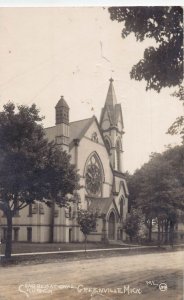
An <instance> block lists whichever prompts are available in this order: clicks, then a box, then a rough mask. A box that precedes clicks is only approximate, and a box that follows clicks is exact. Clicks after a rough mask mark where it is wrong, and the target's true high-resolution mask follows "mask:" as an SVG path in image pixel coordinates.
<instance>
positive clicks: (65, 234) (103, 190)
mask: <svg viewBox="0 0 184 300" xmlns="http://www.w3.org/2000/svg"><path fill="white" fill-rule="evenodd" d="M70 109H72V107H71V108H70V107H69V106H68V104H67V99H64V97H63V96H62V97H61V99H60V100H59V101H58V103H57V104H56V106H55V126H53V127H49V128H45V133H46V137H47V138H48V140H49V141H55V142H56V143H57V144H58V145H60V147H61V149H63V150H66V151H67V152H68V153H69V154H70V155H71V163H72V164H74V165H75V166H76V169H77V170H79V171H78V173H79V175H80V185H81V189H80V190H78V191H76V192H74V197H75V200H76V201H75V202H74V203H73V204H71V205H70V206H69V208H67V209H66V208H59V207H57V206H56V207H55V211H54V216H53V212H52V213H51V211H52V210H51V209H50V208H48V207H47V206H46V205H44V204H43V203H39V202H37V203H35V204H33V205H30V206H29V207H26V208H25V209H23V210H22V211H20V212H19V214H20V216H19V217H14V218H13V240H14V241H30V242H31V241H32V242H49V239H50V234H49V232H50V226H51V223H52V222H54V241H55V242H78V241H83V240H84V237H83V234H82V232H81V231H80V228H79V226H78V224H77V220H76V216H77V206H80V207H81V208H83V209H87V210H92V211H94V212H98V216H99V217H98V219H97V227H96V230H95V231H94V232H91V234H90V235H89V236H88V240H89V241H96V242H100V241H117V240H125V239H126V235H125V233H124V231H123V226H122V225H123V221H124V220H125V219H126V215H127V212H128V189H127V184H126V181H125V177H124V173H123V134H124V124H123V116H122V109H121V104H119V103H118V102H117V99H116V95H115V91H114V86H113V79H112V78H111V79H110V84H109V88H108V92H107V96H106V100H105V103H104V107H103V108H102V111H101V116H100V120H99V121H98V120H97V118H96V117H95V116H92V117H91V118H88V119H84V120H79V121H75V122H70ZM53 218H54V220H53ZM52 224H53V223H52ZM5 231H6V227H5V226H4V233H3V234H4V235H5Z"/></svg>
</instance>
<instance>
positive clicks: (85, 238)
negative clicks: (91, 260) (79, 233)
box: [84, 234, 87, 253]
mask: <svg viewBox="0 0 184 300" xmlns="http://www.w3.org/2000/svg"><path fill="white" fill-rule="evenodd" d="M84 241H85V253H86V248H87V234H85V235H84Z"/></svg>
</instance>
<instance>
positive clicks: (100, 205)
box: [89, 197, 113, 214]
mask: <svg viewBox="0 0 184 300" xmlns="http://www.w3.org/2000/svg"><path fill="white" fill-rule="evenodd" d="M112 202H113V198H111V197H108V198H92V197H90V198H89V209H90V210H92V211H98V213H99V214H107V213H108V211H109V208H110V205H111V203H112Z"/></svg>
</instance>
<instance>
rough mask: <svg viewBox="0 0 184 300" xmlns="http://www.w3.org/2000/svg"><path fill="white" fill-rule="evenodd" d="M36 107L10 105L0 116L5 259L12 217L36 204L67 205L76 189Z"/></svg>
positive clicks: (0, 194)
mask: <svg viewBox="0 0 184 300" xmlns="http://www.w3.org/2000/svg"><path fill="white" fill-rule="evenodd" d="M42 119H43V118H42V117H40V116H39V110H38V109H37V108H36V105H34V104H33V105H32V106H30V107H27V106H23V105H20V106H18V107H17V109H16V108H15V105H14V104H13V103H11V102H10V103H8V104H6V105H4V110H3V111H2V112H0V141H1V143H0V170H1V172H0V209H1V210H2V211H3V212H4V215H5V216H6V218H7V225H8V236H7V248H6V250H7V249H9V250H7V251H8V252H6V255H7V256H10V255H11V238H12V217H14V216H15V215H16V213H17V212H18V211H19V210H20V209H23V208H24V207H26V206H27V205H28V204H31V203H34V200H35V199H36V200H39V201H42V202H45V203H47V204H49V205H50V206H51V205H52V202H53V201H54V202H56V203H57V204H58V205H60V206H64V205H66V197H65V195H66V194H67V193H72V192H73V190H74V189H77V188H79V186H78V180H79V177H78V174H77V172H76V170H75V167H74V166H73V165H71V164H70V156H69V155H68V154H67V153H66V152H63V151H60V149H59V148H58V146H57V145H55V144H53V143H48V141H47V139H46V138H45V134H44V130H43V128H42V126H41V124H40V122H41V121H42Z"/></svg>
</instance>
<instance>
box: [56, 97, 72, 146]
mask: <svg viewBox="0 0 184 300" xmlns="http://www.w3.org/2000/svg"><path fill="white" fill-rule="evenodd" d="M55 110H56V143H57V144H58V145H60V146H61V149H62V150H66V151H67V152H68V151H69V106H68V104H67V102H66V101H65V99H64V97H63V96H61V98H60V100H59V101H58V103H57V104H56V106H55Z"/></svg>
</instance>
